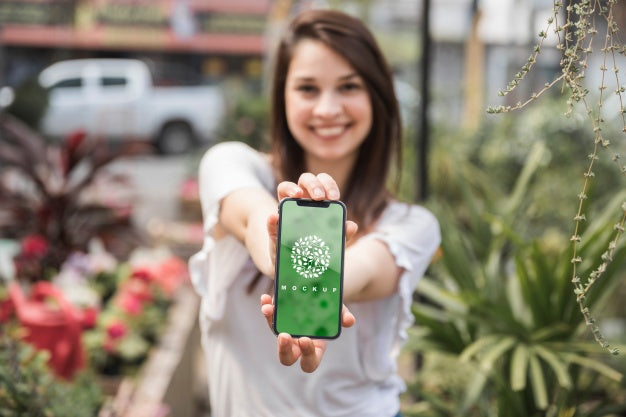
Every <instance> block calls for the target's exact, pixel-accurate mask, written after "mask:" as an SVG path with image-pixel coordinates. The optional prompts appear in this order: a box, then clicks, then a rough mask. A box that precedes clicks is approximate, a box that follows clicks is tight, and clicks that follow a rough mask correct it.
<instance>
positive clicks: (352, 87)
mask: <svg viewBox="0 0 626 417" xmlns="http://www.w3.org/2000/svg"><path fill="white" fill-rule="evenodd" d="M339 89H340V90H341V91H354V90H360V89H361V84H357V83H346V84H343V85H341V86H340V87H339Z"/></svg>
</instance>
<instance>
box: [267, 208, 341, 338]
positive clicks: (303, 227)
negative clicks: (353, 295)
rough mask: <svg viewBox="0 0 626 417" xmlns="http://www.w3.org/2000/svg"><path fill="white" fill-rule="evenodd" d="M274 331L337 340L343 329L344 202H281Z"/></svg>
mask: <svg viewBox="0 0 626 417" xmlns="http://www.w3.org/2000/svg"><path fill="white" fill-rule="evenodd" d="M279 214H280V218H279V221H278V236H277V250H276V280H275V287H274V290H275V293H274V306H275V307H274V331H275V332H276V334H278V333H283V332H285V333H289V334H291V335H292V336H296V337H299V336H309V337H315V338H325V339H333V338H336V337H338V336H339V333H340V332H341V309H342V301H341V297H342V284H343V257H344V246H345V224H346V208H345V206H344V204H343V203H342V202H340V201H313V200H304V199H284V200H282V201H281V203H280V205H279Z"/></svg>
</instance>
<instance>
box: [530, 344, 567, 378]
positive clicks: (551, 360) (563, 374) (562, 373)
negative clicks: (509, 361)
mask: <svg viewBox="0 0 626 417" xmlns="http://www.w3.org/2000/svg"><path fill="white" fill-rule="evenodd" d="M533 350H534V351H535V352H537V355H539V356H540V357H541V359H543V360H544V361H545V362H547V363H548V365H550V367H551V368H552V370H553V371H554V373H555V374H556V378H557V380H558V381H559V385H560V386H561V387H563V388H566V389H569V388H571V387H572V379H571V378H570V376H569V373H568V372H567V363H564V361H562V360H561V359H559V358H558V357H557V356H556V355H555V354H554V353H552V352H551V351H549V350H548V349H546V348H545V347H543V346H541V345H535V346H533Z"/></svg>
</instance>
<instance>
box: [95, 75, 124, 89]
mask: <svg viewBox="0 0 626 417" xmlns="http://www.w3.org/2000/svg"><path fill="white" fill-rule="evenodd" d="M127 83H128V80H127V79H126V78H125V77H102V78H101V79H100V85H102V86H103V87H123V86H125V85H126V84H127Z"/></svg>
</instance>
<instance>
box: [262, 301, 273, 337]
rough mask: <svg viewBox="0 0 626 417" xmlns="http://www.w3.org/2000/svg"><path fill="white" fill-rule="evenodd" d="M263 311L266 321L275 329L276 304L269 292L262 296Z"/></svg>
mask: <svg viewBox="0 0 626 417" xmlns="http://www.w3.org/2000/svg"><path fill="white" fill-rule="evenodd" d="M261 313H262V314H263V315H264V316H265V321H267V325H268V326H269V327H270V329H271V330H272V331H273V330H274V304H273V303H272V297H271V296H270V295H268V294H263V295H262V296H261Z"/></svg>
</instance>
